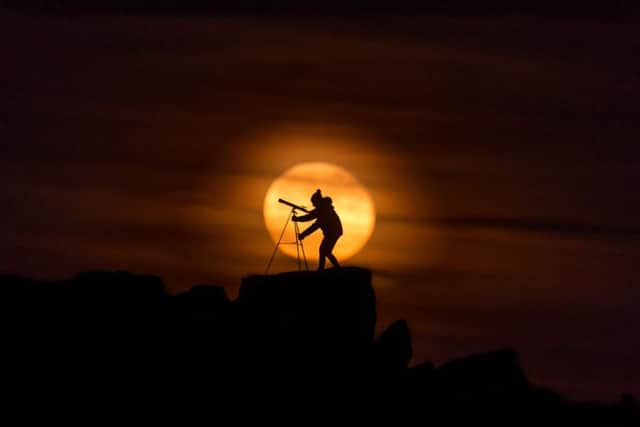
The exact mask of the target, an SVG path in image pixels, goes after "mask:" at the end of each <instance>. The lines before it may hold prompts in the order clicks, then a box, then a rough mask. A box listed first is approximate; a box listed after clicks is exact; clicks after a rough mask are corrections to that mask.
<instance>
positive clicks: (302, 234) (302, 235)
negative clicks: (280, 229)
mask: <svg viewBox="0 0 640 427" xmlns="http://www.w3.org/2000/svg"><path fill="white" fill-rule="evenodd" d="M305 237H307V236H305V234H304V233H299V234H298V240H304V238H305Z"/></svg>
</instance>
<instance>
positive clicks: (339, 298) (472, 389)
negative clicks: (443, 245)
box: [0, 268, 640, 426]
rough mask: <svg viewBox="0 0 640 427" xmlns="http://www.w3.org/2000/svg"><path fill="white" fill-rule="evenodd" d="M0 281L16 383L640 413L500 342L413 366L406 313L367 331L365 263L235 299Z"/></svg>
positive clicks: (278, 281) (580, 416) (578, 419)
mask: <svg viewBox="0 0 640 427" xmlns="http://www.w3.org/2000/svg"><path fill="white" fill-rule="evenodd" d="M0 286H1V288H0V291H1V292H2V298H0V313H1V316H2V325H3V326H2V329H3V337H4V339H3V344H4V348H5V360H4V364H5V367H11V368H12V369H11V370H12V371H13V372H14V373H16V375H18V376H19V380H20V381H25V380H26V378H30V379H31V380H34V381H38V382H54V383H55V382H58V381H62V382H64V383H67V384H68V383H69V382H75V381H79V382H81V383H84V384H85V386H87V387H92V386H95V385H96V384H103V383H104V382H110V383H117V384H118V387H121V388H122V387H123V385H124V384H130V383H132V382H138V383H140V384H144V385H146V386H151V384H157V383H158V381H159V380H158V379H159V378H160V379H161V383H163V384H165V386H166V385H167V384H169V383H171V381H175V380H177V381H180V382H181V383H185V384H186V383H190V382H197V383H200V384H204V385H206V386H207V387H214V386H215V387H218V388H221V389H224V390H228V388H226V387H232V386H233V385H235V386H236V387H237V386H238V385H242V387H243V388H244V389H245V390H246V389H252V388H254V387H260V386H261V385H262V386H264V384H270V385H271V384H278V385H279V386H286V387H284V390H285V391H284V392H278V397H279V398H280V399H286V398H287V396H288V397H289V398H291V397H294V396H296V395H298V397H299V396H300V395H303V396H308V395H307V394H305V392H308V391H309V390H311V389H316V388H317V387H320V386H330V387H331V389H332V390H333V392H332V393H334V394H335V393H338V392H343V393H347V392H354V391H355V390H357V393H358V394H359V396H360V397H362V398H367V399H369V402H373V401H377V402H384V403H385V405H386V408H387V409H389V408H394V410H400V411H401V412H402V413H403V414H413V415H416V416H420V417H426V418H427V419H432V418H433V417H446V418H447V419H449V420H450V421H452V420H453V421H465V420H470V421H473V422H480V421H487V422H492V423H496V422H513V423H514V424H513V425H539V424H540V423H543V422H544V423H547V422H553V423H554V424H555V423H557V422H563V423H569V425H589V426H604V425H616V426H627V425H629V426H630V425H640V424H638V423H639V422H640V411H639V410H638V404H637V402H636V401H635V400H634V399H633V398H632V397H631V396H626V397H624V398H623V399H622V400H621V401H620V402H619V403H617V404H613V405H604V404H587V403H576V402H571V401H569V400H567V399H565V398H563V397H562V396H560V395H558V394H556V393H555V392H553V391H552V390H549V389H546V388H544V387H540V386H538V385H535V384H532V383H531V382H530V381H529V380H528V379H527V378H526V376H525V374H524V373H523V371H522V369H521V367H520V364H519V362H518V357H517V354H516V353H515V352H514V351H513V350H512V349H509V348H503V349H496V350H494V351H489V352H487V353H483V354H475V355H470V356H468V357H465V358H462V359H458V360H453V361H450V362H447V363H445V364H443V365H441V366H434V365H433V364H432V363H429V362H423V363H420V364H417V365H415V366H410V361H411V358H412V346H411V333H410V329H409V326H408V325H407V323H406V322H404V321H403V320H398V321H396V322H394V323H392V324H391V325H390V326H389V327H388V328H387V329H386V330H385V331H384V332H383V333H382V334H380V336H378V337H377V338H376V337H375V334H374V330H375V324H376V296H375V292H374V289H373V287H372V284H371V272H370V271H368V270H365V269H361V268H342V269H331V270H325V271H322V272H290V273H282V274H277V275H256V276H249V277H246V278H244V279H243V281H242V286H241V288H240V292H239V296H238V298H237V299H236V300H234V301H231V300H230V299H229V298H228V297H227V294H226V293H225V290H224V288H222V287H216V286H194V287H193V288H191V289H190V290H189V291H187V292H184V293H182V294H178V295H170V294H169V293H167V292H166V290H165V287H164V284H163V283H162V281H161V280H160V279H159V278H158V277H154V276H139V275H134V274H130V273H126V272H88V273H81V274H79V275H77V276H75V277H74V278H71V279H69V280H62V281H40V280H34V279H29V278H21V277H16V276H0ZM316 391H317V390H316ZM263 398H264V399H268V396H267V397H263ZM314 403H315V404H316V405H317V406H318V407H320V406H322V405H325V409H326V405H327V403H326V402H324V401H323V402H319V401H318V402H314Z"/></svg>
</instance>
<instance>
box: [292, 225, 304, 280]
mask: <svg viewBox="0 0 640 427" xmlns="http://www.w3.org/2000/svg"><path fill="white" fill-rule="evenodd" d="M299 231H300V228H299V227H298V223H297V222H294V223H293V232H294V233H296V253H297V254H298V271H300V270H302V264H301V263H300V245H301V244H302V241H301V240H300V238H298V234H299Z"/></svg>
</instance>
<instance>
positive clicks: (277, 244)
mask: <svg viewBox="0 0 640 427" xmlns="http://www.w3.org/2000/svg"><path fill="white" fill-rule="evenodd" d="M292 216H293V210H291V213H289V216H288V217H287V222H285V223H284V227H283V228H282V233H280V238H279V239H278V242H277V243H276V247H275V248H273V254H271V258H270V259H269V263H268V264H267V268H266V269H265V271H264V273H265V274H267V273H268V272H269V269H270V268H271V263H272V262H273V259H274V258H275V257H276V253H277V252H278V246H280V242H281V241H282V236H284V232H285V231H286V230H287V225H289V220H290V219H291V217H292ZM296 239H297V234H296Z"/></svg>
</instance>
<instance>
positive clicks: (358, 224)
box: [263, 162, 376, 261]
mask: <svg viewBox="0 0 640 427" xmlns="http://www.w3.org/2000/svg"><path fill="white" fill-rule="evenodd" d="M318 188H319V189H320V190H322V195H323V196H324V197H331V199H332V200H333V206H334V208H335V210H336V212H337V214H338V216H339V217H340V220H341V221H342V227H343V230H344V234H343V235H342V237H340V239H339V240H338V243H337V244H336V246H335V248H334V250H333V253H334V255H335V256H336V257H337V258H338V261H344V260H346V259H348V258H351V257H353V256H354V255H355V254H357V253H358V252H360V250H362V248H363V247H364V246H365V245H366V243H367V241H368V240H369V238H370V237H371V235H372V233H373V230H374V228H375V220H376V212H375V206H374V203H373V199H372V197H371V194H370V193H369V191H368V190H367V189H366V188H365V187H364V186H363V185H362V184H361V183H360V182H358V180H357V179H356V178H355V177H354V176H353V175H351V174H350V173H349V172H347V171H346V170H345V169H343V168H341V167H339V166H336V165H333V164H330V163H324V162H309V163H300V164H297V165H295V166H293V167H291V168H289V169H287V170H286V171H284V172H283V173H282V175H280V176H279V177H278V178H276V179H275V180H274V181H273V182H272V183H271V185H270V187H269V189H268V190H267V193H266V195H265V198H264V206H263V214H264V222H265V226H266V228H267V231H268V232H269V235H270V236H271V238H272V239H273V241H274V242H277V241H278V239H279V238H280V233H282V230H283V227H284V225H285V223H286V221H287V218H288V216H289V213H290V212H291V208H290V207H288V206H286V205H283V204H281V203H278V199H279V198H283V199H285V200H288V201H290V202H292V203H295V204H297V205H300V206H303V207H306V208H307V209H309V210H311V209H312V208H313V206H312V205H311V201H310V197H311V195H312V194H313V192H314V191H315V190H316V189H318ZM300 214H302V212H300V213H299V215H300ZM298 224H299V226H300V231H303V230H305V229H306V228H307V227H309V226H310V225H311V224H313V222H299V223H298ZM321 240H322V231H321V230H317V231H316V232H315V233H313V234H311V235H310V236H308V237H307V238H306V239H304V241H303V242H304V249H305V252H306V255H307V259H308V260H310V261H317V259H318V248H319V246H320V242H321ZM282 242H285V243H286V242H289V243H291V242H295V234H294V225H293V223H291V222H290V223H289V224H288V226H287V229H286V231H285V234H284V236H283V239H282ZM280 250H281V251H282V252H284V253H285V254H287V255H289V256H291V257H296V246H295V244H281V245H280Z"/></svg>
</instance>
